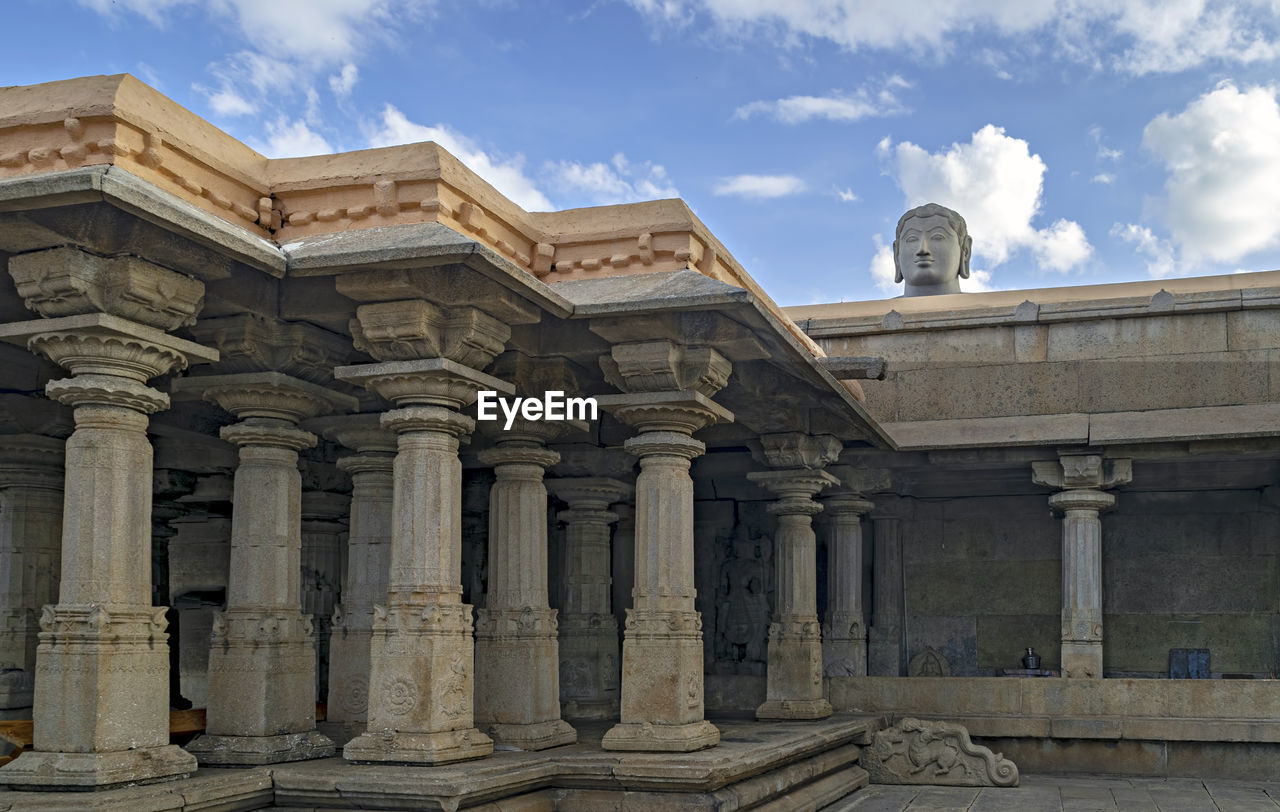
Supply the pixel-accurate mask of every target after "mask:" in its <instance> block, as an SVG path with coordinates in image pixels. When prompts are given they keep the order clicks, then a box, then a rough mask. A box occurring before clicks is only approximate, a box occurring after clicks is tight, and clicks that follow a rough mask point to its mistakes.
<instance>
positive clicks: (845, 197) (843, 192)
mask: <svg viewBox="0 0 1280 812" xmlns="http://www.w3.org/2000/svg"><path fill="white" fill-rule="evenodd" d="M835 192H836V197H838V198H840V202H841V203H857V202H858V196H857V195H855V194H854V193H853V190H852V189H850V188H849V187H847V186H846V187H845V188H843V189H839V188H837V189H836V190H835Z"/></svg>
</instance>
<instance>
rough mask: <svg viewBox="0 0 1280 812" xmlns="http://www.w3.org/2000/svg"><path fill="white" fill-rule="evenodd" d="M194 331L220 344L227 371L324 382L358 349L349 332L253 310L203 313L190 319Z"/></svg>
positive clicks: (201, 339)
mask: <svg viewBox="0 0 1280 812" xmlns="http://www.w3.org/2000/svg"><path fill="white" fill-rule="evenodd" d="M191 334H192V335H193V336H195V338H196V340H197V341H199V342H200V343H201V344H207V345H209V346H212V347H214V348H216V349H217V350H218V352H219V354H220V355H221V360H220V362H219V364H218V368H219V369H220V370H221V371H222V372H224V373H226V374H229V375H236V374H244V373H252V372H268V371H274V372H279V373H283V374H285V375H288V376H290V377H293V378H298V379H301V380H304V381H307V382H309V383H314V384H326V383H328V382H329V381H331V380H333V369H334V367H336V366H338V365H340V364H343V363H345V362H346V361H347V360H348V359H350V358H351V356H352V355H353V354H354V351H353V348H352V346H351V342H350V341H349V340H348V339H347V338H346V337H345V336H340V335H338V334H336V333H331V332H329V331H328V330H323V329H321V328H319V327H316V326H314V325H311V324H306V323H303V322H289V321H281V320H279V319H270V318H265V317H263V316H259V315H255V314H252V313H239V314H236V315H233V316H223V317H220V318H215V319H201V320H200V321H199V322H197V323H196V324H194V325H192V327H191Z"/></svg>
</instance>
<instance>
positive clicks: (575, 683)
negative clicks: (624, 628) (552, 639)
mask: <svg viewBox="0 0 1280 812" xmlns="http://www.w3.org/2000/svg"><path fill="white" fill-rule="evenodd" d="M547 485H548V487H549V488H551V492H552V493H554V494H555V495H556V496H557V497H559V498H560V499H563V500H564V501H566V502H568V503H569V509H568V510H562V511H560V513H559V514H557V516H556V518H558V519H559V520H560V521H562V522H564V524H565V540H564V543H565V551H564V574H563V576H562V579H561V580H562V582H563V584H564V590H563V592H564V611H563V612H562V613H561V615H560V701H561V702H562V704H563V706H564V714H565V716H567V717H569V718H571V719H612V718H614V717H616V716H617V715H618V707H619V706H618V703H619V661H618V622H617V618H615V617H614V615H613V613H612V611H611V607H610V598H611V596H610V594H609V588H610V584H611V583H612V577H611V574H610V560H611V558H612V555H611V550H610V539H609V535H610V533H609V525H610V524H611V523H613V522H615V521H617V519H618V516H617V514H616V513H611V512H610V511H609V505H610V503H612V502H616V501H618V500H620V499H623V498H625V497H626V496H628V495H629V494H630V493H631V491H632V488H631V486H630V485H628V484H626V483H625V482H620V481H618V480H616V479H609V478H607V477H572V478H566V479H553V480H551V481H549V482H548V483H547Z"/></svg>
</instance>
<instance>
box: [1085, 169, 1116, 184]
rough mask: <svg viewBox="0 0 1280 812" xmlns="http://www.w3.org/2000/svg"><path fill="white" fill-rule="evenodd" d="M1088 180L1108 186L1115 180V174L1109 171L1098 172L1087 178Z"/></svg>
mask: <svg viewBox="0 0 1280 812" xmlns="http://www.w3.org/2000/svg"><path fill="white" fill-rule="evenodd" d="M1089 182H1090V183H1101V184H1103V185H1106V186H1109V185H1111V184H1113V183H1115V182H1116V176H1115V175H1112V174H1111V173H1110V172H1099V173H1098V174H1096V175H1094V176H1093V177H1091V178H1089Z"/></svg>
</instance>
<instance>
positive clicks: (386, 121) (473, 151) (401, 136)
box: [366, 104, 554, 211]
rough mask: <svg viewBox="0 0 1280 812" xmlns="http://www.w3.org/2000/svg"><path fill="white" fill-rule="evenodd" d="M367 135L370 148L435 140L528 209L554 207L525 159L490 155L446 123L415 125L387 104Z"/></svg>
mask: <svg viewBox="0 0 1280 812" xmlns="http://www.w3.org/2000/svg"><path fill="white" fill-rule="evenodd" d="M366 135H367V139H368V142H369V146H371V147H386V146H393V145H395V144H412V143H415V142H418V141H434V142H436V143H437V144H439V145H440V146H442V147H444V148H445V149H446V150H448V151H449V152H450V153H452V154H453V156H454V157H455V158H457V159H458V160H460V161H462V162H463V163H464V164H466V165H467V167H468V168H470V169H471V171H473V172H475V173H476V174H477V175H479V176H480V177H482V178H484V179H485V180H487V181H488V182H489V183H490V184H492V185H493V187H494V188H495V189H497V190H498V191H499V192H502V194H504V195H506V196H507V197H508V198H510V199H511V200H513V201H515V202H516V203H517V204H519V205H520V206H523V207H524V208H525V209H526V210H528V211H549V210H550V209H552V208H554V207H553V206H552V205H551V201H550V200H548V199H547V197H546V195H544V194H543V193H542V192H541V191H540V190H539V189H538V188H537V186H536V185H535V184H534V182H533V181H532V180H531V179H530V178H529V177H528V176H527V175H525V173H524V157H523V156H521V155H516V156H514V157H511V158H504V157H502V156H498V155H491V154H489V153H488V152H486V151H485V150H483V149H481V148H480V147H479V146H478V145H476V143H475V142H474V141H472V140H471V139H470V138H468V137H467V136H465V135H463V134H461V133H459V132H457V131H455V130H453V129H451V128H449V127H448V126H446V125H444V124H437V125H435V126H427V125H425V124H416V123H414V122H412V121H410V120H409V119H408V118H406V117H405V115H404V113H401V112H400V111H399V110H397V109H396V108H395V107H394V106H392V105H390V104H388V105H386V106H385V107H383V108H382V120H381V122H380V123H379V124H378V125H376V126H374V127H371V128H370V129H369V131H368V132H367V133H366Z"/></svg>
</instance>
